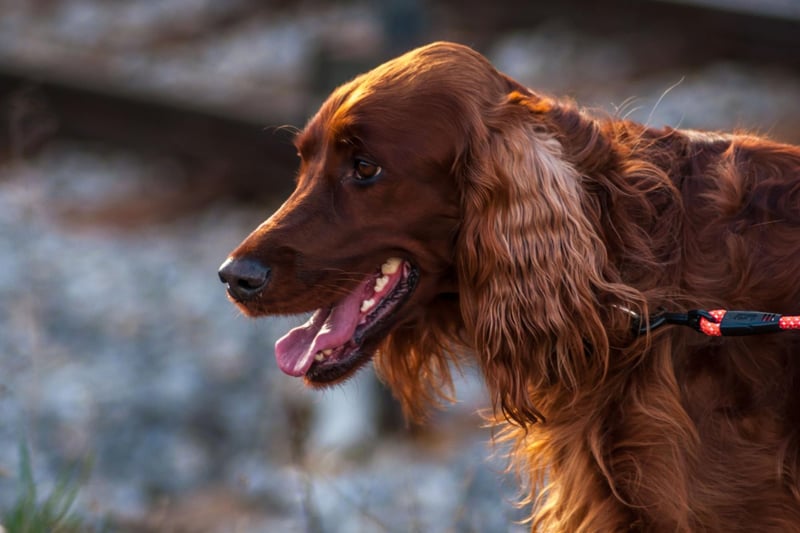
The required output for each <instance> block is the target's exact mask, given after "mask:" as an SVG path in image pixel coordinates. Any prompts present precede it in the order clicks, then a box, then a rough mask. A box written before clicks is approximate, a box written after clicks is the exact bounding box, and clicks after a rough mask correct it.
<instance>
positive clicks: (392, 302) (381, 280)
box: [275, 258, 418, 384]
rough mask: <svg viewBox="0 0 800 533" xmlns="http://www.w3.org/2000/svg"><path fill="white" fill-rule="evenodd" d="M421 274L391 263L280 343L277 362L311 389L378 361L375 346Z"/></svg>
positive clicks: (404, 263)
mask: <svg viewBox="0 0 800 533" xmlns="http://www.w3.org/2000/svg"><path fill="white" fill-rule="evenodd" d="M417 278H418V273H417V270H416V269H415V268H414V267H413V266H411V264H410V263H408V262H407V261H403V260H402V259H398V258H391V259H388V260H387V261H386V262H385V263H383V265H381V268H380V271H378V272H376V273H375V274H373V275H371V276H368V277H367V279H365V280H364V281H363V282H362V283H361V284H359V285H358V287H356V289H355V290H354V291H353V292H351V293H350V294H348V295H347V296H345V297H344V298H343V299H342V300H341V301H339V302H337V303H336V304H334V305H333V306H331V307H329V308H322V309H318V310H317V311H316V312H314V314H313V315H312V316H311V318H310V319H309V320H308V322H306V323H305V324H303V325H302V326H299V327H296V328H294V329H293V330H291V331H290V332H289V333H287V334H286V335H284V336H283V337H282V338H280V339H279V340H278V342H277V343H275V358H276V359H277V361H278V366H279V367H280V369H281V370H282V371H284V372H285V373H286V374H289V375H290V376H305V379H306V381H307V382H310V383H311V384H315V383H318V384H324V383H329V382H332V381H336V380H338V379H340V378H342V377H344V376H346V375H348V374H350V373H352V372H353V371H354V370H356V369H357V368H358V367H360V366H361V365H363V364H364V363H366V362H367V361H369V360H370V358H371V357H372V349H374V346H373V347H370V348H369V349H367V348H365V344H369V343H370V341H377V340H380V338H381V336H382V335H383V334H385V333H386V332H387V331H388V329H389V327H391V318H392V316H393V315H394V314H395V312H396V311H397V309H398V308H399V307H400V306H402V305H403V303H404V302H405V301H406V300H407V299H408V296H409V295H410V294H411V292H412V291H413V290H414V287H415V286H416V282H417Z"/></svg>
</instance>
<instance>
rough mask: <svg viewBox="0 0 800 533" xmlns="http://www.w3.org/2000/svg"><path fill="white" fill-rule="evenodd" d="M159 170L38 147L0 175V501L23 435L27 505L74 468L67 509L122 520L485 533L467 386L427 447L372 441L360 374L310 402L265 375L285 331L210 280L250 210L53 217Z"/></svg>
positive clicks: (81, 151) (104, 154)
mask: <svg viewBox="0 0 800 533" xmlns="http://www.w3.org/2000/svg"><path fill="white" fill-rule="evenodd" d="M159 168H161V169H169V168H170V166H169V165H164V164H163V161H162V162H159V161H149V160H147V159H144V158H141V157H136V156H133V155H131V154H126V153H121V152H116V151H109V150H105V149H102V148H100V147H98V146H88V145H70V144H66V145H61V144H55V145H51V146H50V147H49V148H47V149H46V150H44V151H43V152H42V153H40V154H39V155H38V156H37V157H35V158H34V159H32V160H28V161H24V162H19V163H17V164H14V165H12V166H9V167H6V168H5V169H4V171H3V173H2V175H0V249H3V250H7V251H8V252H7V253H4V254H2V255H0V301H3V302H4V303H5V305H3V306H2V308H0V331H2V332H3V335H2V337H0V368H3V373H2V375H0V419H1V420H3V424H2V425H0V469H2V471H4V472H7V473H9V474H11V475H9V476H8V477H7V478H6V479H5V480H2V481H0V505H2V507H3V508H7V507H8V506H9V505H10V504H11V503H12V501H13V499H14V497H15V490H16V488H15V482H16V480H15V478H14V476H13V473H14V472H16V469H17V466H18V456H17V448H18V444H19V443H20V441H21V440H25V441H27V442H28V443H29V444H30V446H31V447H32V449H33V458H34V465H35V467H36V478H37V480H39V482H40V483H41V484H42V490H43V491H44V493H46V492H47V488H48V487H49V486H51V485H52V482H53V480H54V479H56V478H57V474H58V473H59V472H62V471H63V470H64V469H65V468H66V466H67V465H68V464H69V463H70V461H75V460H80V459H81V458H85V457H91V458H92V460H93V465H94V466H93V475H92V477H91V479H90V481H89V483H88V485H87V486H86V487H84V489H83V490H82V492H81V500H80V502H79V503H80V509H81V511H82V512H83V513H85V514H87V515H88V516H89V517H90V518H92V519H95V520H98V521H99V520H102V519H103V518H104V517H108V516H110V517H112V518H113V519H114V520H116V521H117V523H118V524H119V523H127V524H137V525H136V527H137V528H140V527H144V525H147V524H149V525H150V526H151V527H153V528H155V529H154V530H156V531H161V530H165V529H163V528H165V527H166V525H165V524H177V525H184V526H185V527H186V529H185V530H186V531H229V530H230V529H226V528H228V527H229V524H230V523H232V522H231V520H234V519H235V520H238V521H239V522H238V523H239V524H240V529H237V530H236V531H254V532H256V531H275V530H276V529H273V528H275V527H277V526H276V524H279V525H280V526H281V529H280V530H282V531H306V530H307V531H325V532H327V531H331V532H335V531H342V532H353V531H411V530H418V531H448V530H453V529H454V527H455V528H456V530H460V531H470V530H478V531H496V530H505V529H504V528H505V527H506V526H505V524H507V523H508V522H509V520H510V519H511V518H519V516H518V515H517V514H515V512H514V510H513V508H512V507H511V505H498V501H502V500H503V498H505V499H506V500H510V499H511V498H512V497H513V494H514V491H513V488H512V485H513V484H510V485H508V486H506V487H503V486H502V483H503V476H502V475H500V474H499V471H500V470H501V468H502V462H501V461H498V460H495V461H489V462H487V461H486V460H485V457H486V456H487V455H488V453H489V450H488V448H487V446H486V443H485V441H486V440H488V434H486V433H485V432H482V431H481V430H480V429H479V424H480V423H479V421H478V420H477V418H476V417H474V416H472V411H473V410H474V409H475V408H477V406H478V405H480V403H481V397H482V394H481V391H480V389H479V387H476V386H475V385H474V381H473V382H469V381H465V382H464V384H463V387H464V388H465V396H466V397H467V399H470V398H472V400H471V401H472V402H473V403H469V402H467V404H464V405H462V406H460V407H457V408H455V409H453V410H452V412H451V413H450V416H451V417H454V418H459V417H461V418H463V419H465V420H467V419H468V420H469V422H468V425H469V426H471V429H469V430H468V431H466V432H463V433H464V434H463V439H462V440H460V441H459V442H458V443H457V445H456V446H453V447H444V448H445V449H443V446H442V445H441V442H442V441H441V439H440V438H439V437H438V434H437V426H444V427H449V426H448V424H452V423H451V422H448V420H447V419H446V418H440V419H438V421H437V422H436V423H435V424H434V425H433V427H431V428H430V429H429V434H428V436H427V437H426V440H427V444H426V443H425V442H419V441H414V440H413V439H411V438H410V437H409V436H408V435H406V436H404V435H403V433H402V431H400V432H399V433H394V434H393V435H380V434H378V433H377V429H376V425H375V423H374V420H375V418H376V416H377V413H376V412H375V407H374V406H375V404H376V402H377V398H378V392H377V391H378V387H377V386H376V385H375V382H374V380H373V378H372V376H371V373H370V372H362V373H361V376H360V377H359V378H358V379H355V380H353V381H352V382H350V383H348V384H347V385H346V386H344V387H341V388H338V389H336V390H334V391H330V392H326V393H323V394H315V393H311V392H309V391H305V390H303V389H302V387H301V385H299V384H298V383H297V382H295V381H294V380H291V379H289V378H287V377H285V376H283V375H279V372H277V371H276V370H275V364H274V361H273V357H272V351H271V347H272V343H273V342H274V340H275V338H276V336H277V335H279V334H280V332H282V331H285V330H286V328H287V327H289V325H292V324H294V323H297V322H298V320H297V319H296V320H291V319H282V320H263V321H251V320H248V319H245V318H244V317H242V316H240V315H239V313H238V312H237V311H235V310H234V308H233V306H232V305H231V304H230V303H229V302H227V300H226V298H225V295H224V290H223V287H222V285H221V284H220V283H219V282H218V281H217V279H216V268H217V266H218V264H219V263H220V262H221V260H222V259H224V257H225V256H226V254H227V252H228V251H229V250H230V249H232V248H233V247H234V246H235V244H237V243H238V242H239V240H241V238H243V236H244V235H246V233H247V232H248V231H249V230H250V229H251V228H252V227H253V226H254V225H255V224H256V222H257V221H259V220H260V219H261V218H263V216H264V213H256V212H242V211H241V210H236V209H223V208H220V209H218V210H215V211H209V212H205V213H201V214H198V215H196V216H191V217H188V218H185V219H182V220H179V221H177V222H174V223H170V224H159V225H149V226H145V227H141V228H128V229H126V230H120V229H118V228H108V227H107V228H104V227H98V226H97V225H95V226H94V227H86V226H78V227H75V226H73V225H71V224H69V223H68V221H65V219H64V218H63V217H60V216H58V215H57V213H59V212H60V211H62V210H63V208H64V206H69V207H72V208H74V207H75V206H81V205H96V204H98V203H102V202H103V201H104V200H106V199H114V198H119V197H124V196H126V195H131V194H142V191H148V192H149V193H150V194H157V191H156V187H155V186H154V185H153V184H152V183H149V182H148V178H146V177H143V176H150V178H149V180H150V181H154V180H155V179H156V176H159V172H157V170H158V169H159ZM164 172H166V170H164ZM165 178H168V176H163V175H161V179H165ZM148 183H149V185H148ZM470 383H472V385H470ZM399 424H400V425H402V423H401V422H400V423H399ZM400 429H401V430H402V428H400ZM437 443H438V444H437ZM209 495H213V498H212V497H211V496H209ZM209 499H210V501H212V502H214V504H213V505H208V504H206V502H207V500H209ZM209 513H211V516H209ZM198 517H200V518H201V519H202V523H198V522H197V520H199V519H200V518H198ZM120 520H122V521H120ZM242 524H244V525H242ZM481 524H484V525H485V527H484V526H483V525H481ZM501 525H502V526H501ZM456 526H458V527H456ZM131 527H133V526H131ZM475 528H477V529H475ZM134 530H138V529H135V528H134Z"/></svg>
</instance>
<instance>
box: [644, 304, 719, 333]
mask: <svg viewBox="0 0 800 533" xmlns="http://www.w3.org/2000/svg"><path fill="white" fill-rule="evenodd" d="M703 319H705V320H708V321H709V322H712V323H714V324H716V323H718V322H719V321H718V320H717V319H716V318H715V317H714V316H713V315H712V314H711V313H709V312H708V311H704V310H702V309H692V310H691V311H688V312H686V313H668V312H666V311H663V310H661V311H659V312H658V313H656V314H655V315H652V316H651V317H650V322H649V323H647V322H644V321H642V319H641V317H639V316H638V315H636V316H635V318H634V331H635V332H636V334H637V335H640V336H641V335H646V334H647V333H648V332H650V331H653V330H655V329H658V328H660V327H661V326H664V325H667V324H672V325H676V326H689V327H690V328H692V329H693V330H695V331H698V332H700V333H703V328H702V325H701V320H703Z"/></svg>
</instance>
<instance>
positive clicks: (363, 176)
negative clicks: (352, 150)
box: [355, 159, 383, 180]
mask: <svg viewBox="0 0 800 533" xmlns="http://www.w3.org/2000/svg"><path fill="white" fill-rule="evenodd" d="M382 171H383V169H382V168H381V167H379V166H378V165H376V164H375V163H373V162H372V161H367V160H366V159H356V161H355V178H356V179H357V180H370V179H373V178H377V177H378V176H380V174H381V172H382Z"/></svg>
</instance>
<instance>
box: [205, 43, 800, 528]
mask: <svg viewBox="0 0 800 533" xmlns="http://www.w3.org/2000/svg"><path fill="white" fill-rule="evenodd" d="M296 145H297V150H298V153H299V156H300V170H299V173H298V176H297V188H296V190H295V191H294V193H293V194H292V195H291V196H290V197H289V199H288V200H287V201H286V202H285V203H284V204H283V206H281V208H280V209H279V210H278V211H277V212H276V213H275V214H273V215H272V216H271V217H270V218H269V219H268V220H267V221H265V222H264V223H263V224H261V225H260V226H259V227H258V228H256V229H255V231H253V233H252V234H251V235H250V236H248V237H247V238H246V239H245V240H244V242H242V244H241V245H239V247H238V248H236V249H235V250H234V251H233V252H232V253H231V255H230V257H229V258H228V260H227V261H226V262H225V263H224V264H223V266H222V267H221V269H220V276H221V278H222V280H223V282H225V283H226V284H227V288H228V294H229V295H230V297H231V299H232V300H233V301H234V302H235V303H236V304H237V305H238V306H239V308H240V309H241V310H242V311H243V312H244V313H245V314H246V315H249V316H263V315H275V314H295V313H303V312H308V311H313V315H312V316H311V318H310V319H309V320H308V322H307V323H306V324H304V325H302V326H300V327H297V328H295V329H293V330H292V331H290V332H289V333H287V334H286V335H285V336H284V337H283V338H281V339H280V340H279V341H278V342H277V344H276V346H275V355H276V358H277V362H278V366H279V367H280V368H281V370H283V371H284V372H285V373H287V374H289V375H291V376H297V377H302V378H303V379H304V380H305V383H307V384H308V385H309V386H311V387H325V386H329V385H331V384H333V383H338V382H341V381H342V380H344V379H346V378H348V377H349V376H351V375H352V374H353V373H354V372H355V371H356V370H357V369H359V368H360V367H362V366H364V365H365V364H366V363H367V362H369V361H370V360H373V359H374V363H375V368H376V370H377V372H378V373H379V375H380V376H381V377H382V379H383V380H384V381H385V382H386V383H387V384H388V385H389V386H390V387H391V389H392V391H393V392H394V394H395V395H396V396H397V398H398V399H399V400H400V401H401V402H402V404H403V406H404V408H405V410H406V412H407V413H408V414H409V415H410V416H412V417H420V416H422V415H424V412H425V407H426V405H429V404H432V403H437V402H438V401H440V400H443V399H446V398H448V397H449V396H450V394H451V392H452V383H451V368H452V367H453V366H454V365H453V363H455V366H457V365H458V363H459V362H464V360H465V359H468V358H469V357H470V356H471V357H473V358H474V359H475V361H476V362H477V365H478V366H479V367H480V369H481V371H482V374H483V377H484V379H485V381H486V384H487V387H488V390H489V391H490V394H491V398H492V400H493V405H494V408H495V409H494V411H495V414H496V418H497V419H498V422H499V423H501V424H503V429H502V430H500V431H499V432H498V435H497V438H498V439H501V440H504V441H508V442H511V443H512V448H513V452H512V464H513V465H514V466H515V469H516V470H517V471H518V472H519V473H520V474H521V482H522V484H523V487H524V489H523V490H524V494H527V495H528V496H527V497H526V498H525V499H524V501H525V503H527V504H530V506H531V513H532V517H531V524H532V529H533V530H534V531H563V532H569V533H574V532H609V531H628V530H641V531H659V532H660V531H719V532H731V531H759V532H762V533H766V532H773V531H774V532H778V531H780V532H782V533H785V532H787V531H800V335H797V334H795V333H791V332H788V333H781V334H774V335H766V336H759V337H736V338H730V337H725V338H710V337H706V336H704V335H701V334H700V333H698V332H696V331H693V330H691V329H689V328H680V327H676V326H672V327H664V328H659V329H658V330H655V331H650V332H647V333H645V334H642V335H637V334H635V333H634V332H633V329H634V321H635V320H634V319H635V317H634V316H632V315H633V312H635V313H636V315H637V316H638V317H641V318H642V319H643V320H647V317H648V316H652V315H653V314H654V313H656V312H657V311H658V310H660V309H666V310H671V311H678V310H687V309H693V308H706V309H708V308H723V309H724V308H728V309H756V310H763V311H771V312H775V313H790V314H791V313H794V314H800V272H799V270H798V269H799V268H800V149H798V148H796V147H793V146H788V145H784V144H778V143H776V142H772V141H769V140H766V139H763V138H759V137H755V136H752V135H747V134H717V133H701V132H697V131H684V130H678V129H672V128H663V129H654V128H650V127H647V126H644V125H641V124H637V123H634V122H630V121H627V120H621V119H619V118H616V117H609V116H595V115H592V114H590V113H589V112H587V111H585V110H583V109H581V108H579V107H577V106H576V105H575V104H573V103H572V102H569V101H563V100H559V99H555V98H551V97H548V96H543V95H541V94H538V93H536V92H533V91H531V90H529V89H527V88H525V87H523V86H522V85H521V84H519V83H517V82H516V81H514V80H513V79H510V78H509V77H507V76H505V75H504V74H502V73H500V72H498V71H497V70H495V69H494V68H493V67H492V65H491V64H490V63H489V62H488V61H487V60H486V59H485V58H484V57H482V56H481V55H480V54H478V53H476V52H474V51H473V50H471V49H469V48H467V47H464V46H460V45H456V44H450V43H435V44H431V45H429V46H425V47H423V48H419V49H417V50H413V51H411V52H409V53H407V54H405V55H403V56H401V57H399V58H397V59H394V60H392V61H389V62H388V63H385V64H383V65H381V66H379V67H377V68H376V69H374V70H372V71H371V72H369V73H367V74H363V75H361V76H359V77H357V78H355V79H354V80H353V81H351V82H349V83H347V84H345V85H343V86H341V87H339V88H338V89H336V90H335V91H334V92H333V94H332V95H331V96H330V97H329V98H328V100H327V101H326V102H325V103H324V104H323V105H322V107H321V109H320V110H319V112H318V113H317V114H316V115H315V116H314V117H313V118H312V119H311V120H310V121H309V123H308V124H307V126H306V127H305V129H304V130H303V131H302V132H301V133H300V134H299V135H298V136H297V138H296ZM629 311H630V312H629Z"/></svg>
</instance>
